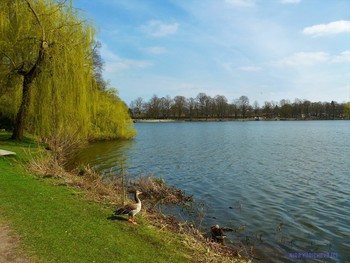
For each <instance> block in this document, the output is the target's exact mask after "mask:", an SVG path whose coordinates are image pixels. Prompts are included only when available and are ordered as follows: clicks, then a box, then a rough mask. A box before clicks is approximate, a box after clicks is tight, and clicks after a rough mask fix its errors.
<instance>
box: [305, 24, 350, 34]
mask: <svg viewBox="0 0 350 263" xmlns="http://www.w3.org/2000/svg"><path fill="white" fill-rule="evenodd" d="M303 33H304V34H305V35H311V36H328V35H335V34H340V33H350V21H346V20H340V21H334V22H330V23H328V24H319V25H314V26H310V27H306V28H304V30H303Z"/></svg>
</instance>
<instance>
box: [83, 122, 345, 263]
mask: <svg viewBox="0 0 350 263" xmlns="http://www.w3.org/2000/svg"><path fill="white" fill-rule="evenodd" d="M135 128H136V129H137V130H138V135H137V136H136V138H135V139H134V140H132V141H126V142H100V143H95V144H92V145H89V146H88V147H87V148H86V149H84V150H83V151H82V152H81V153H80V154H79V159H80V160H83V162H84V163H89V164H90V165H91V166H92V167H95V168H96V169H98V170H102V171H107V170H112V171H113V170H117V169H119V168H120V163H121V162H124V163H125V166H126V167H128V168H127V171H128V172H129V174H131V175H134V176H135V175H140V174H143V175H149V174H153V175H154V176H156V177H162V178H164V179H165V181H166V182H167V183H168V184H170V185H173V186H176V187H178V188H181V189H183V190H184V191H185V192H186V193H187V194H189V195H193V196H194V199H195V201H196V202H197V203H201V204H204V205H203V209H204V210H203V211H204V214H205V215H204V218H203V219H204V221H203V223H202V226H203V228H209V227H210V226H211V225H215V224H219V225H220V226H225V227H230V228H234V229H239V230H240V231H235V232H227V235H228V243H230V242H231V243H234V244H236V245H237V244H239V243H243V244H245V245H246V246H248V248H249V247H250V246H254V251H255V252H254V253H255V255H256V256H257V257H259V258H261V259H262V260H261V261H260V262H350V225H349V223H350V202H349V194H350V177H349V176H350V155H349V154H350V121H292V122H287V121H286V122H284V121H275V122H264V121H257V122H208V123H201V122H198V123H196V122H193V123H137V124H135ZM179 216H180V217H184V218H187V217H186V215H179ZM304 252H308V253H312V254H308V255H305V256H306V257H312V258H310V259H305V258H304V259H298V260H297V259H295V258H293V257H294V256H298V254H295V253H304ZM322 253H330V254H329V255H328V254H322ZM322 256H325V257H326V258H324V259H314V258H313V257H322ZM329 257H330V258H329ZM335 257H336V258H335ZM257 262H259V261H257Z"/></svg>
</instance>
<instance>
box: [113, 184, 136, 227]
mask: <svg viewBox="0 0 350 263" xmlns="http://www.w3.org/2000/svg"><path fill="white" fill-rule="evenodd" d="M140 194H142V192H141V191H138V190H137V191H136V192H135V196H134V198H135V202H136V203H135V204H127V205H125V206H123V207H121V208H119V209H117V210H116V211H114V215H128V216H129V219H128V221H129V222H130V223H131V224H134V225H136V224H137V223H136V222H135V220H134V216H135V215H136V214H137V213H139V212H140V211H141V200H140V199H139V195H140Z"/></svg>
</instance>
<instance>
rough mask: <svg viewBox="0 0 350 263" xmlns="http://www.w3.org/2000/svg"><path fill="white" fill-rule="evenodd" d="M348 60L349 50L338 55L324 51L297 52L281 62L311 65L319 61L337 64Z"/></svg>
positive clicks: (293, 64)
mask: <svg viewBox="0 0 350 263" xmlns="http://www.w3.org/2000/svg"><path fill="white" fill-rule="evenodd" d="M349 62H350V50H346V51H343V52H341V53H340V54H338V55H330V54H328V53H326V52H297V53H294V54H293V55H291V56H289V57H286V58H285V59H283V60H282V61H281V64H283V65H288V66H298V67H299V66H312V65H315V64H319V63H329V64H335V63H337V64H339V63H349Z"/></svg>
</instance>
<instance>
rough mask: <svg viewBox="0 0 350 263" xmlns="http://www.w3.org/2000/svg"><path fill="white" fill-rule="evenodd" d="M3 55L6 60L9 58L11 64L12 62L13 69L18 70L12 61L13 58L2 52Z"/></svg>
mask: <svg viewBox="0 0 350 263" xmlns="http://www.w3.org/2000/svg"><path fill="white" fill-rule="evenodd" d="M1 54H3V55H4V56H5V57H6V58H8V60H10V62H11V64H12V66H13V68H16V64H15V62H14V61H13V60H12V58H11V57H10V56H8V55H6V54H5V53H3V52H1Z"/></svg>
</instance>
